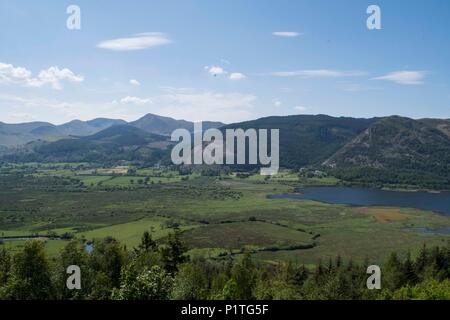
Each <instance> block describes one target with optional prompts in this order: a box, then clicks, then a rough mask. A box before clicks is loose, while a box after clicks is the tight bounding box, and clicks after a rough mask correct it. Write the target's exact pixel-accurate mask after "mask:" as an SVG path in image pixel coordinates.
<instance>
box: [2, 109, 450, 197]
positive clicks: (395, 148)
mask: <svg viewBox="0 0 450 320" xmlns="http://www.w3.org/2000/svg"><path fill="white" fill-rule="evenodd" d="M178 128H185V129H187V130H189V131H190V132H192V131H193V128H194V124H193V123H192V122H189V121H184V120H175V119H172V118H168V117H161V116H157V115H153V114H148V115H146V116H144V117H142V118H141V119H138V120H136V121H133V122H130V123H127V122H125V121H123V120H112V119H95V120H91V121H86V122H83V121H79V120H75V121H71V122H69V123H67V124H63V125H59V126H55V125H52V124H49V123H45V122H32V123H24V124H15V125H8V124H4V123H0V146H1V145H3V147H0V154H3V160H6V161H18V162H20V161H22V162H24V161H48V162H52V161H61V162H79V161H87V162H101V163H111V164H112V163H116V162H117V161H123V160H125V161H130V162H137V163H145V164H154V163H157V162H160V161H162V160H164V159H165V160H170V150H171V148H170V146H171V145H173V142H170V138H169V135H170V133H171V132H172V131H173V130H175V129H178ZM208 128H220V129H221V130H225V129H237V128H242V129H249V128H255V129H273V128H278V129H280V165H281V166H282V167H286V168H294V169H299V168H302V167H306V168H314V169H320V170H324V171H327V172H329V173H330V174H333V175H334V176H336V177H338V178H341V179H342V180H344V181H352V182H357V183H361V184H371V185H373V184H376V185H384V184H396V185H419V186H423V187H427V188H446V189H450V120H449V119H418V120H415V119H410V118H405V117H399V116H389V117H379V118H369V119H365V118H350V117H331V116H327V115H294V116H277V117H275V116H274V117H266V118H261V119H257V120H252V121H246V122H241V123H234V124H228V125H224V124H222V123H219V122H204V123H203V129H204V130H206V129H208Z"/></svg>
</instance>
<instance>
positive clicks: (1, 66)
mask: <svg viewBox="0 0 450 320" xmlns="http://www.w3.org/2000/svg"><path fill="white" fill-rule="evenodd" d="M62 81H70V82H83V81H84V77H83V76H81V75H76V74H75V73H73V72H72V71H71V70H69V69H67V68H62V69H60V68H59V67H57V66H53V67H50V68H48V69H45V70H42V71H40V72H39V74H38V76H37V77H33V76H32V72H31V71H30V70H28V69H26V68H23V67H15V66H13V65H12V64H6V63H1V62H0V83H3V84H16V85H22V86H28V87H42V86H45V85H50V86H51V87H52V88H53V89H55V90H61V89H62V88H63V86H62V83H61V82H62Z"/></svg>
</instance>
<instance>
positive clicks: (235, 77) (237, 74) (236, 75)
mask: <svg viewBox="0 0 450 320" xmlns="http://www.w3.org/2000/svg"><path fill="white" fill-rule="evenodd" d="M245 78H247V77H246V76H245V74H242V73H240V72H234V73H232V74H230V80H242V79H245Z"/></svg>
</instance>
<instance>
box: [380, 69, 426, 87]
mask: <svg viewBox="0 0 450 320" xmlns="http://www.w3.org/2000/svg"><path fill="white" fill-rule="evenodd" d="M424 77H425V72H423V71H394V72H391V73H388V74H386V75H384V76H381V77H376V78H373V80H386V81H392V82H395V83H398V84H403V85H418V84H423V79H424Z"/></svg>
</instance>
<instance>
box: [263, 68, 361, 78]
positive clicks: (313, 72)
mask: <svg viewBox="0 0 450 320" xmlns="http://www.w3.org/2000/svg"><path fill="white" fill-rule="evenodd" d="M366 74H367V73H366V72H362V71H340V70H332V69H309V70H291V71H277V72H270V73H263V74H260V75H263V76H272V77H303V78H341V77H359V76H364V75H366Z"/></svg>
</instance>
